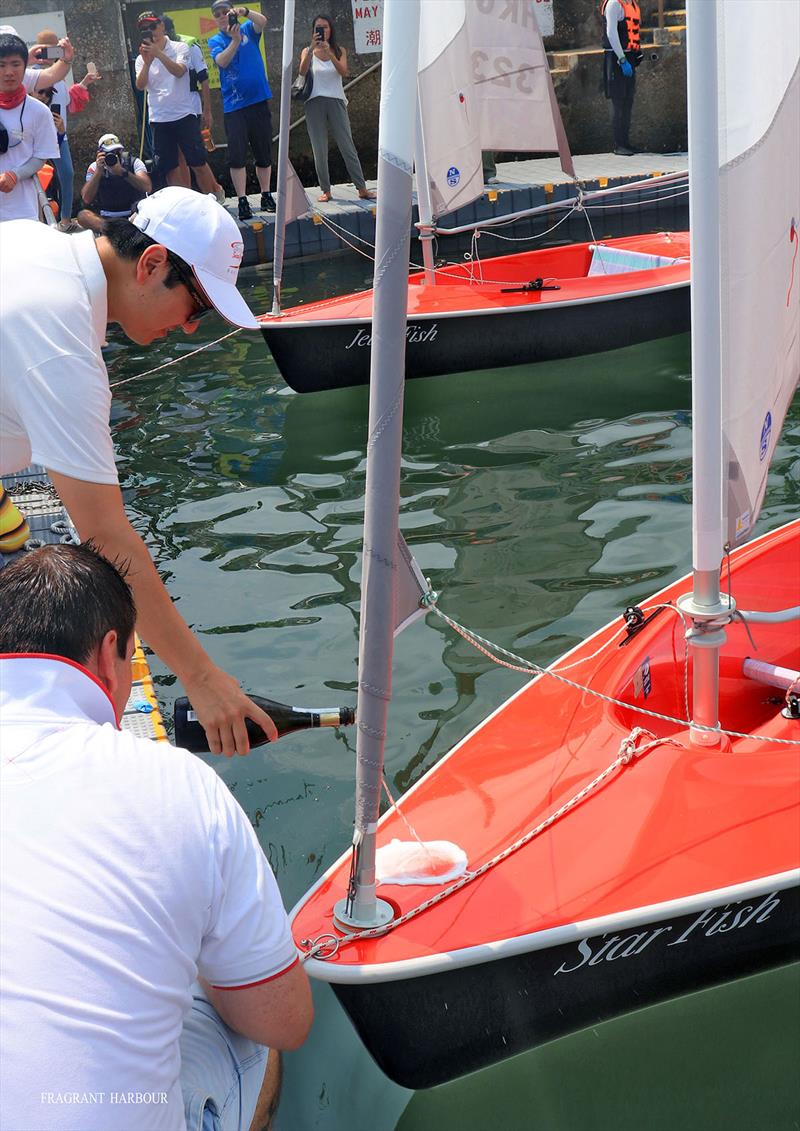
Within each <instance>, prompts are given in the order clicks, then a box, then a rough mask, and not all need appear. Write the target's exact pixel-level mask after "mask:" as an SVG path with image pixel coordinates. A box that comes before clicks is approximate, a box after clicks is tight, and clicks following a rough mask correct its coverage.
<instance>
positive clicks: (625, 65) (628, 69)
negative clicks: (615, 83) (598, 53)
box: [619, 59, 633, 79]
mask: <svg viewBox="0 0 800 1131" xmlns="http://www.w3.org/2000/svg"><path fill="white" fill-rule="evenodd" d="M619 69H620V70H621V71H622V73H623V75H624V76H625V78H626V79H629V78H631V76H632V75H633V67H632V66H631V65H630V63H629V62H628V60H627V59H623V60H622V62H621V63H620V65H619Z"/></svg>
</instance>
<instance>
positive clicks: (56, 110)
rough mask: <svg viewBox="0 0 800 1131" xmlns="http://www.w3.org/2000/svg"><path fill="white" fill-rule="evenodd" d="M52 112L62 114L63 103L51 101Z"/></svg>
mask: <svg viewBox="0 0 800 1131" xmlns="http://www.w3.org/2000/svg"><path fill="white" fill-rule="evenodd" d="M50 113H51V114H60V113H61V103H60V102H51V103H50Z"/></svg>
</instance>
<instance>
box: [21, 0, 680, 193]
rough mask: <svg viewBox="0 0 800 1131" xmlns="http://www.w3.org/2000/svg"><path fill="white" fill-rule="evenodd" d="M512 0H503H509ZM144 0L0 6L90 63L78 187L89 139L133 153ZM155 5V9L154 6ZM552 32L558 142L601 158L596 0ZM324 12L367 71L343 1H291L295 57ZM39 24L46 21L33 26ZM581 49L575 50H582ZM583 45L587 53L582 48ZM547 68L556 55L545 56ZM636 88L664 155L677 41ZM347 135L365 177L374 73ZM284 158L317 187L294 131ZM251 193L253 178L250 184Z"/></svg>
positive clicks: (645, 139) (353, 62) (673, 123)
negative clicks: (66, 39) (56, 29)
mask: <svg viewBox="0 0 800 1131" xmlns="http://www.w3.org/2000/svg"><path fill="white" fill-rule="evenodd" d="M518 2H521V0H509V3H511V4H513V3H518ZM153 6H154V5H153V3H152V2H148V0H139V2H135V3H122V2H120V0H107V2H100V0H3V20H8V21H10V22H12V23H13V19H14V15H16V14H30V13H35V12H41V13H46V12H47V11H58V10H63V11H64V13H65V18H66V25H67V31H68V33H69V35H70V38H71V39H72V42H73V43H74V45H75V48H76V62H75V65H74V73H75V77H76V78H80V77H82V75H83V74H84V72H85V69H86V63H87V62H88V61H89V60H90V59H91V60H94V62H95V63H96V64H97V67H98V69H99V71H100V73H101V74H102V75H103V81H102V82H101V83H99V84H97V85H96V86H95V87H93V88H92V90H93V93H92V99H91V101H90V103H89V106H88V108H87V110H86V111H85V112H84V113H82V114H80V115H78V116H73V117H72V118H71V119H70V127H69V129H70V143H71V148H72V152H73V157H74V159H75V165H76V178H77V181H76V183H77V185H78V187H79V186H80V183H81V180H82V176H83V171H84V170H85V168H86V165H87V164H88V163H89V161H90V160H92V158H93V156H94V152H95V147H96V143H97V138H98V137H99V136H100V134H102V133H104V132H105V131H107V130H113V131H114V132H115V133H118V134H119V135H120V136H121V137H123V139H124V140H126V141H127V143H128V144H129V145H130V146H131V147H132V148H134V147H136V148H137V149H138V144H137V141H138V139H137V115H136V102H135V97H134V94H133V91H132V87H131V81H130V52H131V50H132V49H134V48H135V44H136V43H137V42H138V39H137V37H136V34H135V27H136V17H137V15H138V13H139V12H141V11H143V10H144V9H145V8H150V7H153ZM155 6H156V8H158V7H159V4H155ZM197 6H199V5H198V4H197V0H168V2H166V3H164V4H163V7H165V8H167V9H168V10H170V11H175V10H176V9H180V8H194V7H197ZM262 6H263V8H264V11H265V12H266V13H267V14H268V16H269V21H270V22H269V25H268V28H267V31H266V34H265V44H266V51H267V59H268V62H269V72H270V76H271V79H272V82H273V92H274V95H275V97H274V100H273V103H272V111H273V120H274V122H275V123H276V124H277V121H278V110H279V97H278V96H279V90H278V87H279V83H280V61H281V45H282V37H283V27H282V20H283V4H282V2H281V0H264V3H263V5H262ZM553 7H554V16H555V30H554V35H553V36H552V37H550V38H549V39H548V40H547V43H546V45H547V48H548V50H549V51H553V52H559V51H560V52H568V51H570V50H575V51H576V54H575V56H574V57H571V58H570V60H569V63H564V61H563V60H562V61H561V62H560V63H557V66H558V67H559V68H560V69H558V70H557V72H556V73H555V75H554V78H555V83H556V92H557V95H558V99H559V103H560V106H561V111H562V114H563V117H564V123H565V126H566V130H567V136H568V138H569V140H570V144H571V146H572V149H573V151H574V152H575V153H591V152H604V151H607V150H609V149H610V148H611V128H610V107H609V105H608V103H607V102H606V100H605V99H604V98H603V96H602V90H601V87H602V55H601V54H599V53H594V52H592V51H591V50H590V49H592V48H597V47H598V46H599V37H600V34H601V30H602V28H601V21H600V18H599V15H598V8H597V5H596V3H595V0H554V3H553ZM656 9H657V0H643V2H642V16H643V25H647V24H648V23H649V24H652V23H654V22H655V18H654V13H655V11H656ZM321 10H322V11H325V12H327V13H328V14H329V15H330V17H331V18H332V20H333V21H334V24H335V26H336V28H337V33H338V36H339V41H340V42H341V43H342V45H343V46H344V47H346V48H347V51H348V56H349V61H350V70H351V77H354V76H356V75H358V74H360V73H362V72H363V71H365V70H367V69H368V68H369V67H371V66H372V65H373V64H374V63H375V62H376V61H377V60H378V59H379V58H380V56H379V55H375V54H369V55H356V54H355V51H354V44H353V30H352V9H351V4H350V0H298V3H297V19H296V26H295V44H296V50H295V58H296V59H297V58H298V57H299V53H300V48H301V47H302V46H303V45H305V44H306V43H308V41H309V39H310V31H311V23H312V20H313V18H314V16H315V15H317V14H318V13H319V12H320V11H321ZM45 26H47V21H46V19H45V18H43V19H42V27H45ZM581 49H583V52H584V53H581ZM587 49H589V50H588V51H587ZM552 58H553V59H554V62H555V61H556V59H557V57H556V56H552ZM638 78H639V87H638V92H637V101H636V105H635V107H634V117H633V129H632V135H633V137H634V139H635V141H636V142H637V143H639V144H640V145H641V146H642V147H646V148H647V149H650V150H653V151H655V152H669V151H671V150H676V149H683V148H685V146H686V90H685V87H686V82H685V57H684V47H683V45H682V44H680V43H675V44H672V45H667V46H664V47H658V48H651V49H649V50H648V52H647V57H646V59H645V62H644V63H643V64H642V67H641V68H640V70H639V74H638ZM348 97H349V99H350V108H349V109H350V119H351V123H352V127H353V136H354V138H355V142H356V146H357V148H358V150H359V153H360V155H361V159H362V163H363V165H364V171H365V173H366V175H367V176H368V177H370V176H374V173H375V159H376V144H377V114H378V103H379V97H380V68H378V69H377V70H376V71H375V72H374V73H373V74H371V75H369V76H368V77H366V78H365V79H364V80H363V81H362V82H361V83H359V84H358V85H357V86H356V87H355V88H354V89H353V90H352V92H350V93H349V94H348ZM212 101H213V104H214V113H215V136H216V137H217V139H218V140H222V138H223V133H224V131H223V125H222V107H221V102H220V97H219V92H218V91H214V92H212ZM301 112H302V111H301V108H300V106H299V104H296V103H295V104H294V105H293V107H292V115H291V116H292V120H294V119H296V118H298V117H299V116H300V114H301ZM290 152H291V157H292V160H293V162H294V163H295V166H296V168H297V170H298V172H299V173H300V176H301V178H302V179H303V181H304V182H305V183H306V184H313V183H315V182H316V177H315V175H314V166H313V161H312V156H311V146H310V144H309V141H308V135H307V133H306V130H305V127H304V126H303V125H301V126H299V127H298V128H296V129H295V130H294V131H293V132H292V135H291V150H290ZM212 163H213V164H214V166H215V169H216V171H217V173H218V176H219V178H220V179H221V180H222V182H223V183H224V184H226V186H227V187H228V188H229V191H230V182H229V180H228V179H227V176H226V174H225V150H224V149H220V150H218V151H217V152H216V153H215V154H214V155H212ZM331 174H332V177H333V180H334V181H337V180H344V179H345V178H346V173H345V169H344V165H343V164H342V162H341V159H340V158H339V156H338V153H336V152H335V151H333V152H332V153H331ZM253 190H255V182H254V183H253Z"/></svg>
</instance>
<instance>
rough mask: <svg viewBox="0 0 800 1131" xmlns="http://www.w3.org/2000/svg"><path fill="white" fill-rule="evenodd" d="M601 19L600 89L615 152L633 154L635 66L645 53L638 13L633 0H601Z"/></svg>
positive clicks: (625, 155) (624, 154)
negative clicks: (608, 105) (608, 107)
mask: <svg viewBox="0 0 800 1131" xmlns="http://www.w3.org/2000/svg"><path fill="white" fill-rule="evenodd" d="M600 14H601V16H602V17H603V21H604V24H605V26H604V30H603V49H604V51H605V55H604V59H603V89H604V92H605V96H606V98H610V99H611V105H612V127H613V131H614V152H615V153H618V154H620V155H621V156H623V157H631V156H633V154H634V152H635V150H634V149H633V147H632V146H631V141H630V127H631V114H632V113H633V99H634V96H635V94H636V68H637V67H638V66H639V64H640V63H641V61H642V59H643V58H644V56H643V55H642V52H641V50H640V28H641V14H640V11H639V5H638V3H637V2H636V0H601V3H600Z"/></svg>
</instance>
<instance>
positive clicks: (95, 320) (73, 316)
mask: <svg viewBox="0 0 800 1131" xmlns="http://www.w3.org/2000/svg"><path fill="white" fill-rule="evenodd" d="M34 105H35V106H38V105H39V103H38V102H34ZM48 113H49V111H48ZM106 314H107V300H106V277H105V273H104V271H103V267H102V264H101V263H100V257H99V255H98V254H97V248H96V247H95V242H94V236H93V234H92V233H91V232H82V233H81V234H80V235H75V236H70V235H66V234H64V233H63V232H58V231H56V230H55V229H54V228H50V227H48V226H47V225H46V224H40V223H31V222H30V221H29V220H15V221H11V222H9V223H8V224H3V225H2V226H0V474H2V475H6V474H10V473H12V472H15V471H21V470H22V468H23V467H27V466H28V464H30V463H40V464H43V465H44V467H46V468H48V469H49V470H51V471H58V472H61V473H62V474H63V475H69V476H71V477H72V478H73V479H82V480H85V481H87V482H89V483H116V482H117V469H116V466H115V464H114V446H113V444H112V442H111V430H110V427H109V414H110V411H111V391H110V389H109V387H108V373H107V372H106V367H105V363H104V361H103V357H102V353H101V345H102V343H103V340H104V338H105V330H106Z"/></svg>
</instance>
